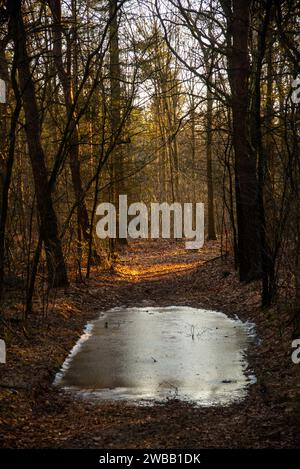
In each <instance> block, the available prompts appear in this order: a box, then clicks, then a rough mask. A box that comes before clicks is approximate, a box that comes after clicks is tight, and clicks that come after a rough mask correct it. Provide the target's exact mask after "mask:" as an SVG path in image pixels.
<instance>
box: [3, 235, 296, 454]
mask: <svg viewBox="0 0 300 469" xmlns="http://www.w3.org/2000/svg"><path fill="white" fill-rule="evenodd" d="M15 293H16V292H14V291H13V290H12V291H11V292H10V295H8V296H9V297H10V298H11V300H10V303H9V307H8V308H7V310H6V312H5V314H6V321H7V322H8V323H9V324H11V327H12V329H11V331H10V330H9V329H6V332H5V333H6V340H7V342H8V353H7V364H5V365H3V364H2V365H1V364H0V446H1V447H10V448H29V447H31V448H158V447H159V448H183V447H184V448H211V447H217V448H222V447H226V448H237V447H242V448H243V447H253V448H261V447H276V448H281V447H284V448H289V447H300V379H299V376H300V365H295V364H293V363H292V360H291V353H292V348H291V328H290V326H287V324H288V322H289V314H288V312H287V310H286V308H285V307H284V305H282V306H277V307H276V308H272V309H268V310H265V311H262V310H261V309H260V295H259V285H258V283H252V284H246V285H243V284H240V283H239V281H238V278H237V275H236V273H235V271H234V269H233V262H232V259H231V258H230V256H228V257H226V258H224V257H222V258H221V257H220V248H219V245H218V243H216V242H209V243H206V245H205V247H204V248H203V249H202V250H200V251H199V252H193V251H186V250H184V245H183V244H182V243H180V242H170V241H155V242H154V241H152V242H150V241H149V242H148V243H145V242H139V241H136V242H133V243H130V244H129V246H128V247H127V248H126V249H124V251H123V252H122V253H121V254H120V257H119V260H118V263H117V265H116V268H115V270H114V272H111V271H97V269H96V268H94V269H93V275H92V278H91V279H90V280H89V281H88V282H86V283H85V284H78V283H77V284H76V283H75V282H74V283H72V285H71V286H70V287H69V288H68V289H67V290H65V291H62V290H60V291H58V292H57V293H56V296H55V298H51V299H50V300H51V301H49V304H48V305H47V307H46V306H45V304H42V300H41V299H39V298H36V299H35V304H34V313H33V314H32V316H31V317H30V318H29V320H28V324H27V325H26V335H24V334H23V332H22V327H23V326H21V325H20V324H19V322H18V317H19V315H20V305H19V304H18V303H17V302H16V298H17V295H16V294H15ZM145 304H148V305H156V306H164V305H189V306H196V307H204V308H208V309H215V310H217V311H223V312H225V313H227V314H228V315H235V314H237V315H238V316H239V318H240V319H241V320H245V321H246V320H249V321H252V322H254V323H255V324H256V331H257V335H258V337H259V338H260V339H261V344H260V345H257V344H256V345H255V344H253V345H251V346H250V348H249V351H248V355H247V359H248V363H249V367H250V369H251V370H253V372H254V373H255V375H256V377H257V383H256V384H254V385H251V386H249V392H248V396H247V398H246V399H245V400H243V401H242V402H240V403H236V404H233V405H230V406H227V407H209V408H203V407H202V408H201V407H196V406H194V405H192V404H187V403H182V402H180V401H177V400H171V401H169V402H168V403H166V404H164V405H154V406H152V407H142V406H141V407H137V406H134V405H130V404H125V405H124V402H98V403H96V402H91V401H88V400H84V399H75V398H74V397H72V396H70V395H68V394H66V393H65V392H63V391H61V390H59V389H57V388H56V387H53V386H52V382H53V379H54V376H55V373H56V372H57V371H58V370H59V368H60V367H61V365H62V363H63V361H64V359H65V358H66V356H67V354H68V353H69V351H70V349H71V348H72V347H73V345H74V343H75V342H76V340H77V339H78V337H79V336H80V335H81V333H82V329H83V326H84V325H85V324H86V322H87V321H89V320H92V319H95V318H96V317H97V316H98V314H99V313H100V312H101V311H104V310H106V309H109V308H111V307H114V306H119V305H124V306H141V305H145ZM16 332H17V333H16Z"/></svg>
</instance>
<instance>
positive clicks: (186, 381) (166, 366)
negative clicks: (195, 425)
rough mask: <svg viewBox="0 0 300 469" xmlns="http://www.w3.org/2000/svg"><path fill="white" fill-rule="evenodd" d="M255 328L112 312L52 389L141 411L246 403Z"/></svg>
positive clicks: (174, 311)
mask: <svg viewBox="0 0 300 469" xmlns="http://www.w3.org/2000/svg"><path fill="white" fill-rule="evenodd" d="M253 336H254V333H253V325H250V324H248V323H242V322H241V321H240V320H238V319H236V320H233V319H230V318H229V317H228V316H226V315H225V314H223V313H219V312H215V311H208V310H204V309H195V308H190V307H186V306H176V307H175V306H169V307H161V308H155V307H142V308H114V309H112V310H109V311H107V312H106V313H102V314H101V315H100V317H99V319H97V320H95V321H93V322H91V323H89V324H87V326H86V328H85V330H84V333H83V335H82V337H81V338H80V339H79V341H78V342H77V344H76V345H75V347H74V348H73V349H72V351H71V353H70V355H69V357H68V358H67V359H66V361H65V362H64V364H63V366H62V369H61V371H60V372H59V373H58V374H57V375H56V378H55V382H54V384H55V385H57V386H60V387H61V388H64V389H66V390H69V391H77V392H80V394H81V395H83V396H85V397H88V398H92V397H94V398H97V399H101V400H128V401H135V402H137V403H142V402H145V401H146V402H149V401H150V402H151V401H160V402H162V401H165V400H167V399H172V398H176V399H180V400H184V401H189V402H193V403H196V404H198V405H203V406H208V405H227V404H230V403H232V402H234V401H237V400H241V399H243V398H244V397H245V396H246V394H247V387H248V385H249V384H251V383H252V382H253V381H254V380H255V378H254V377H253V376H252V377H251V376H249V375H248V376H247V375H246V374H245V371H246V369H247V361H246V358H245V351H246V349H247V347H248V345H249V343H250V341H251V340H253Z"/></svg>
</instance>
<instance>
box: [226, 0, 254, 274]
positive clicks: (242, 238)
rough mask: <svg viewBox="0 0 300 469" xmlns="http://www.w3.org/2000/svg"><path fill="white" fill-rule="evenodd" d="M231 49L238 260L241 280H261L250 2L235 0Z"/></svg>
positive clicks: (230, 69) (230, 65)
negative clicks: (252, 122)
mask: <svg viewBox="0 0 300 469" xmlns="http://www.w3.org/2000/svg"><path fill="white" fill-rule="evenodd" d="M231 31H232V48H231V50H230V52H229V60H228V65H229V77H230V84H231V92H232V118H233V146H234V151H235V183H236V211H237V228H238V257H239V270H240V280H241V281H251V280H255V279H258V278H261V249H260V229H259V226H260V224H259V213H258V181H257V174H256V158H255V155H254V154H253V152H252V148H251V145H250V142H249V133H248V129H249V123H248V111H249V88H248V78H249V71H250V66H249V57H248V35H249V2H248V1H247V0H233V10H232V19H231Z"/></svg>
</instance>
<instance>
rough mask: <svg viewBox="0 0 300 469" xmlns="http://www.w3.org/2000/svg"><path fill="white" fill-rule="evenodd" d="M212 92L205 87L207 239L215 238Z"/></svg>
mask: <svg viewBox="0 0 300 469" xmlns="http://www.w3.org/2000/svg"><path fill="white" fill-rule="evenodd" d="M212 104H213V101H212V94H211V91H210V89H209V86H208V87H207V114H206V164H207V205H208V217H207V220H208V234H207V238H208V240H215V239H217V237H216V229H215V210H214V186H213V168H212V120H213V116H212Z"/></svg>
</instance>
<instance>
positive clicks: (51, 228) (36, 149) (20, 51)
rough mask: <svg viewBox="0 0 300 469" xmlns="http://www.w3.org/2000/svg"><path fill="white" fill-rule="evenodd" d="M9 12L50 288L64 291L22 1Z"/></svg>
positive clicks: (10, 5)
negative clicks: (61, 288)
mask: <svg viewBox="0 0 300 469" xmlns="http://www.w3.org/2000/svg"><path fill="white" fill-rule="evenodd" d="M8 12H9V17H10V21H9V24H10V32H11V34H12V37H13V41H14V53H15V55H16V59H17V69H18V76H19V86H20V92H21V95H22V102H23V108H24V113H25V131H26V137H27V143H28V149H29V156H30V161H31V166H32V172H33V177H34V184H35V191H36V198H37V207H38V214H39V223H40V231H41V236H42V239H43V242H44V247H45V252H46V259H47V268H48V282H49V286H50V287H62V286H66V285H68V278H67V272H66V266H65V261H64V257H63V252H62V246H61V241H60V239H59V237H58V226H57V218H56V214H55V211H54V208H53V204H52V198H51V193H50V190H49V184H48V175H47V168H46V163H45V155H44V151H43V148H42V145H41V131H40V121H39V111H38V106H37V101H36V95H35V89H34V82H33V79H32V74H31V71H30V66H29V63H30V59H29V57H28V53H27V48H26V30H25V26H24V22H23V16H22V10H21V1H20V0H12V1H10V2H9V3H8Z"/></svg>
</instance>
